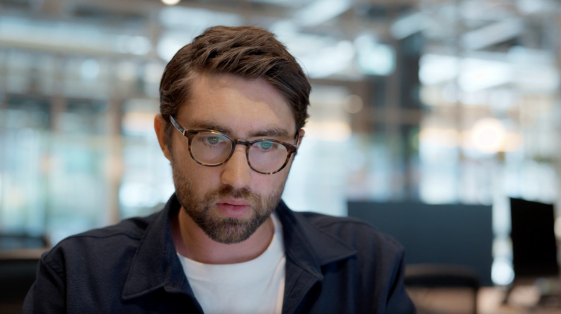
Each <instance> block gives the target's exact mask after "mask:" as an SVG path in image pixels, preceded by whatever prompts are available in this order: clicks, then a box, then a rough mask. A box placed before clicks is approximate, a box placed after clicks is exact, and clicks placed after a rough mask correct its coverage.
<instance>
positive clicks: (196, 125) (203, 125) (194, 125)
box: [189, 121, 232, 134]
mask: <svg viewBox="0 0 561 314" xmlns="http://www.w3.org/2000/svg"><path fill="white" fill-rule="evenodd" d="M189 126H191V127H190V128H189V129H190V130H198V129H207V130H215V131H218V132H222V133H226V134H232V130H230V129H229V128H226V127H223V126H220V125H218V124H215V123H212V122H204V121H194V122H191V123H189Z"/></svg>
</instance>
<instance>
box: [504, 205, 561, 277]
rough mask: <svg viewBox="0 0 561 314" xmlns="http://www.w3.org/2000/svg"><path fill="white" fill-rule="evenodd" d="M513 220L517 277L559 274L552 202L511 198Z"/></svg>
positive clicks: (513, 248) (513, 250) (515, 271)
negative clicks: (545, 202) (544, 202)
mask: <svg viewBox="0 0 561 314" xmlns="http://www.w3.org/2000/svg"><path fill="white" fill-rule="evenodd" d="M510 219H511V226H512V228H511V232H510V237H511V239H512V266H513V268H514V274H515V278H516V279H519V278H521V277H547V276H557V275H558V274H559V266H558V263H557V246H556V241H555V233H554V223H555V222H554V220H555V213H554V208H553V205H552V204H543V203H538V202H531V201H526V200H523V199H516V198H511V199H510Z"/></svg>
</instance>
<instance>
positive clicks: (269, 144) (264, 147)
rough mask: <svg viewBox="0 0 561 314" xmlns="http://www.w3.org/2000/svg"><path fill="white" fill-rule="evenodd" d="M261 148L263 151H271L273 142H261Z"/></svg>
mask: <svg viewBox="0 0 561 314" xmlns="http://www.w3.org/2000/svg"><path fill="white" fill-rule="evenodd" d="M259 148H261V149H262V150H269V149H271V148H273V142H259Z"/></svg>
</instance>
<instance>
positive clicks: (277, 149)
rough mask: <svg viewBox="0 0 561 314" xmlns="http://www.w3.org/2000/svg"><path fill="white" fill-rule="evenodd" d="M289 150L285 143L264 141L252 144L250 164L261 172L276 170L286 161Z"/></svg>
mask: <svg viewBox="0 0 561 314" xmlns="http://www.w3.org/2000/svg"><path fill="white" fill-rule="evenodd" d="M286 156H287V150H286V147H284V145H282V144H279V143H276V142H270V141H262V142H257V143H254V144H253V145H251V147H250V148H249V165H250V166H251V167H252V168H253V169H255V170H257V171H261V172H274V171H277V170H279V169H280V168H281V167H282V165H283V164H284V162H285V161H286Z"/></svg>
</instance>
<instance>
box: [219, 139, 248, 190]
mask: <svg viewBox="0 0 561 314" xmlns="http://www.w3.org/2000/svg"><path fill="white" fill-rule="evenodd" d="M251 171H252V170H251V168H249V164H248V161H247V156H246V147H245V146H244V145H237V146H236V148H235V149H234V153H233V154H232V157H230V159H229V160H228V161H227V162H226V163H225V164H224V165H223V170H222V173H221V178H220V179H221V182H222V184H227V185H230V186H232V187H233V188H234V189H241V188H245V187H247V186H248V185H249V183H250V182H251Z"/></svg>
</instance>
